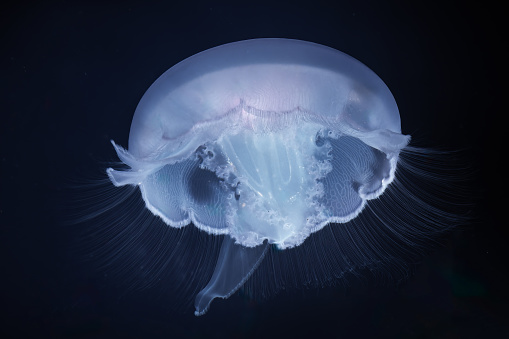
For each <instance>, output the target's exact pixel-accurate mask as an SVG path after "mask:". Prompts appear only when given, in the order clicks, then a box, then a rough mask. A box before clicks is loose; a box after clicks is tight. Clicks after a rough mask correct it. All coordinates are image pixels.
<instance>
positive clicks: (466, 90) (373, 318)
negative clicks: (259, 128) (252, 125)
mask: <svg viewBox="0 0 509 339" xmlns="http://www.w3.org/2000/svg"><path fill="white" fill-rule="evenodd" d="M2 6H3V8H2V11H1V22H0V25H1V31H0V34H1V38H0V43H1V44H0V51H1V54H0V56H1V74H0V77H1V78H0V86H1V88H0V89H1V91H0V93H1V98H2V100H1V102H2V106H1V108H0V110H1V111H0V112H1V120H0V133H1V134H0V138H1V144H0V147H1V149H0V150H1V177H0V185H1V186H0V194H1V205H0V227H1V228H0V231H1V233H0V237H1V238H0V239H1V247H0V250H1V259H0V265H1V266H0V272H1V273H0V274H1V277H0V284H2V286H1V288H0V290H1V292H0V293H1V305H0V307H1V312H2V315H1V317H0V319H1V320H0V321H1V323H2V324H1V326H0V333H2V337H47V336H48V337H49V336H51V337H76V338H112V337H133V338H134V337H138V338H141V337H143V338H149V337H165V338H172V337H236V338H245V337H253V338H259V337H262V336H269V337H270V336H276V335H277V336H289V337H290V336H291V337H295V336H312V335H317V336H319V337H323V336H327V337H341V338H343V337H344V338H348V337H356V338H359V337H370V338H371V337H401V338H406V337H411V338H459V337H461V338H465V337H466V338H476V337H486V338H499V337H507V336H508V335H509V330H508V325H507V319H508V313H509V312H508V311H507V306H509V305H508V298H507V296H508V293H507V284H508V283H509V279H508V277H507V273H506V272H507V271H508V270H507V261H506V258H507V255H506V251H507V246H505V241H506V236H507V230H506V228H507V220H504V219H502V217H501V216H502V215H503V213H502V212H503V208H504V207H503V206H500V205H501V203H503V202H504V200H502V198H500V199H499V196H500V194H502V193H503V190H504V189H505V186H506V185H507V184H506V182H505V181H506V180H505V178H504V177H505V168H506V167H507V166H503V165H502V160H503V159H504V144H503V143H501V142H499V140H502V138H503V137H504V132H503V130H502V127H503V126H504V125H505V124H506V123H505V122H504V120H503V119H505V116H506V115H507V107H506V106H502V96H503V95H505V90H506V87H507V86H505V84H504V82H503V80H504V74H503V68H502V61H503V60H502V54H501V53H502V52H501V50H502V47H504V45H506V44H507V41H506V40H507V38H506V36H504V35H503V34H502V32H501V29H502V23H501V21H500V15H499V13H500V12H501V9H500V8H495V7H490V4H489V3H487V2H483V3H482V4H476V5H473V4H472V5H468V4H466V3H463V4H462V5H461V6H460V5H458V6H455V5H453V4H451V3H446V2H442V1H441V2H438V3H436V4H433V3H429V2H428V1H425V2H420V3H418V4H417V3H414V2H402V3H401V4H397V3H395V2H389V3H383V2H381V1H368V2H363V1H359V2H358V1H349V2H341V1H339V2H334V4H332V3H331V4H329V2H323V1H309V2H306V3H304V2H291V3H290V2H289V3H284V4H283V3H277V2H270V3H260V2H246V3H245V4H242V3H239V2H235V3H234V2H232V3H229V4H220V3H219V2H195V3H190V2H189V3H186V5H183V4H176V3H173V2H170V1H168V2H154V3H150V4H148V3H145V4H142V2H141V1H140V2H132V1H125V2H111V1H104V2H79V1H76V2H73V1H58V2H33V3H28V2H24V3H17V4H16V5H5V4H4V5H2ZM261 37H285V38H295V39H301V40H308V41H312V42H316V43H320V44H324V45H327V46H330V47H333V48H335V49H338V50H341V51H343V52H345V53H347V54H350V55H352V56H353V57H355V58H357V59H359V60H360V61H362V62H363V63H365V64H366V65H367V66H368V67H370V68H371V69H373V70H374V71H375V72H376V73H377V74H378V75H379V76H380V77H381V78H382V79H383V80H384V81H385V83H386V84H387V85H388V87H389V88H390V89H391V91H392V93H393V94H394V96H395V98H396V101H397V102H398V106H399V109H400V112H401V117H402V130H403V132H404V133H405V134H412V135H416V136H417V139H418V141H419V142H420V144H421V145H424V144H425V145H427V146H432V147H444V148H447V149H463V150H464V151H465V152H464V154H465V159H466V162H467V163H468V164H469V166H470V167H471V168H472V169H473V174H472V178H471V180H470V181H469V182H468V185H469V191H470V192H471V195H472V199H471V200H472V201H473V202H474V205H475V206H473V207H472V208H471V216H472V218H471V221H470V222H469V223H468V224H467V225H465V227H464V228H462V229H459V230H458V231H456V232H454V233H452V234H451V235H450V236H449V237H448V238H447V239H445V240H444V246H443V247H442V248H440V249H437V250H436V251H434V252H433V253H432V254H430V256H428V257H427V258H426V259H425V260H424V261H423V262H422V264H421V265H420V266H419V267H418V269H417V271H416V272H415V274H414V275H413V276H412V277H411V278H410V279H409V280H408V281H407V282H406V283H404V284H402V285H400V286H398V287H380V286H377V285H374V284H369V283H368V284H367V285H366V286H364V287H357V286H350V287H349V288H346V289H345V287H335V288H325V289H323V290H319V291H316V290H311V291H307V292H306V293H302V292H296V293H287V294H285V293H283V294H281V295H278V296H275V297H274V298H272V299H270V300H268V301H263V302H255V301H249V300H247V299H245V298H243V297H242V296H239V295H238V294H237V295H235V296H233V297H231V298H230V299H228V300H226V301H216V302H215V303H214V304H213V305H212V309H211V312H210V313H208V314H207V315H206V316H204V317H200V318H196V317H194V316H193V315H192V313H191V312H189V313H185V314H174V313H171V312H170V311H169V310H168V307H167V303H170V302H171V300H165V299H164V298H161V299H159V300H158V301H157V300H156V301H151V302H147V301H146V300H147V299H146V296H147V295H149V294H150V293H156V292H154V291H151V290H148V291H141V292H132V293H123V292H122V291H121V289H116V288H115V281H114V280H112V279H108V278H107V277H104V276H103V274H102V272H97V271H95V270H94V269H93V268H92V267H93V265H85V264H83V263H82V258H81V257H79V256H77V255H76V256H75V254H73V253H75V252H74V251H72V250H70V249H69V244H70V243H73V239H72V238H73V237H74V236H75V233H77V232H74V229H73V228H72V227H69V226H68V225H66V224H65V222H63V221H62V220H63V219H65V218H63V217H62V213H63V210H64V208H62V206H64V205H65V204H64V203H62V201H63V200H67V199H71V197H69V196H68V195H69V194H71V193H69V192H70V190H69V182H72V181H73V180H74V179H75V178H77V177H80V176H94V175H96V174H97V173H99V174H101V172H100V171H101V170H103V169H104V167H105V163H107V162H109V161H115V160H116V157H115V154H114V151H113V148H112V147H111V145H110V143H109V140H110V139H114V140H115V141H117V142H118V143H119V144H121V145H124V146H127V138H128V132H129V127H130V122H131V118H132V115H133V113H134V110H135V108H136V105H137V102H138V101H139V99H140V98H141V96H142V95H143V93H144V91H145V90H146V89H147V88H148V87H149V86H150V84H151V83H152V82H153V81H154V80H155V79H156V78H157V77H158V76H159V75H161V74H162V73H163V72H164V71H165V70H167V69H168V68H169V67H171V66H172V65H174V64H175V63H177V62H179V61H181V60H183V59H185V58H186V57H189V56H191V55H193V54H195V53H197V52H200V51H202V50H204V49H207V48H210V47H214V46H217V45H221V44H224V43H228V42H232V41H238V40H244V39H251V38H261ZM504 86H505V87H504ZM498 126H500V128H498ZM505 199H507V198H505ZM64 213H65V211H64ZM157 288H164V286H162V287H161V286H159V287H157Z"/></svg>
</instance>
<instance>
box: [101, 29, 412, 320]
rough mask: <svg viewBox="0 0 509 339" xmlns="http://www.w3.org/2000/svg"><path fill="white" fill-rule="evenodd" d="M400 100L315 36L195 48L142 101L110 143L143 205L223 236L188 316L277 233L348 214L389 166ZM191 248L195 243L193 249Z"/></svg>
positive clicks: (381, 183) (236, 277) (122, 179)
mask: <svg viewBox="0 0 509 339" xmlns="http://www.w3.org/2000/svg"><path fill="white" fill-rule="evenodd" d="M409 140H410V137H409V136H407V135H403V134H402V133H401V125H400V116H399V111H398V108H397V105H396V102H395V100H394V97H393V96H392V94H391V92H390V91H389V89H388V88H387V86H386V85H385V84H384V82H383V81H382V80H381V79H380V78H379V77H378V76H377V75H376V74H375V73H374V72H373V71H371V70H370V69H369V68H368V67H366V66H365V65H363V64H362V63H361V62H359V61H357V60H356V59H354V58H352V57H350V56H348V55H346V54H344V53H342V52H339V51H337V50H334V49H332V48H328V47H325V46H322V45H318V44H314V43H310V42H305V41H299V40H289V39H254V40H247V41H240V42H236V43H230V44H226V45H222V46H219V47H215V48H212V49H209V50H206V51H204V52H201V53H198V54H196V55H194V56H192V57H190V58H188V59H186V60H184V61H182V62H180V63H179V64H177V65H175V66H173V67H172V68H170V69H169V70H168V71H166V72H165V73H164V74H163V75H162V76H161V77H160V78H159V79H157V80H156V81H155V82H154V84H153V85H152V86H151V87H150V88H149V89H148V90H147V92H146V93H145V95H144V96H143V98H142V99H141V101H140V103H139V105H138V107H137V109H136V112H135V115H134V118H133V121H132V125H131V131H130V134H129V147H128V150H126V149H124V148H122V147H121V146H119V145H116V144H115V143H114V142H112V143H113V145H114V147H115V150H116V152H117V154H118V156H119V158H120V160H121V161H122V162H123V163H125V164H126V165H128V166H129V167H130V169H129V170H127V171H119V170H115V169H112V168H109V169H108V170H107V173H108V176H109V178H110V180H111V181H112V183H113V184H114V185H115V186H122V185H136V186H138V187H139V188H140V191H141V194H142V197H143V200H144V202H145V204H146V207H147V208H148V209H149V210H150V211H151V212H152V213H153V214H154V215H156V216H158V217H160V218H161V219H162V220H163V221H164V222H165V223H166V224H168V225H169V226H170V227H176V228H180V227H184V226H187V225H189V224H193V225H194V226H196V227H198V228H199V229H201V230H203V231H205V232H208V233H210V234H214V235H225V237H224V240H223V244H222V248H221V250H220V253H219V257H218V260H217V264H216V267H215V270H214V273H213V275H212V277H211V279H210V281H209V283H208V284H207V286H205V287H204V288H203V289H202V290H201V292H200V293H198V295H197V296H196V300H195V306H196V312H195V313H196V314H197V315H201V314H204V313H205V312H206V311H207V310H208V307H209V305H210V303H211V301H212V300H213V299H214V298H216V297H222V298H227V297H229V296H230V295H231V294H232V293H234V292H235V291H236V290H237V289H238V288H240V287H241V286H242V285H243V284H244V282H245V281H246V280H247V279H248V278H249V277H250V276H251V275H252V274H253V272H254V271H255V269H256V268H257V267H258V266H259V265H260V263H261V262H262V261H263V258H264V256H265V255H266V253H267V250H268V248H269V246H271V244H273V245H274V246H277V247H278V248H279V249H288V250H291V249H292V248H297V247H299V246H301V245H303V243H304V242H305V240H306V239H307V238H308V237H309V236H310V235H311V234H312V233H315V232H318V231H320V230H321V229H322V228H324V227H325V226H326V225H329V224H331V223H346V222H348V221H350V220H352V219H354V218H356V217H357V216H358V215H359V213H360V212H361V211H362V210H363V209H364V208H365V206H366V203H367V201H369V200H372V199H375V198H377V197H379V196H380V195H382V193H383V192H384V191H385V190H386V188H387V187H388V186H389V185H390V184H391V182H392V181H393V180H394V178H395V172H396V167H397V164H398V159H399V155H400V152H401V150H402V149H403V148H404V147H405V146H407V144H408V142H409ZM195 250H196V251H199V250H200V249H195Z"/></svg>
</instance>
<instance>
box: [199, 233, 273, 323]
mask: <svg viewBox="0 0 509 339" xmlns="http://www.w3.org/2000/svg"><path fill="white" fill-rule="evenodd" d="M268 248H269V244H268V242H267V241H265V242H264V243H263V244H261V245H259V246H256V247H244V246H242V245H239V244H236V243H235V240H233V239H232V238H231V237H230V236H225V238H224V240H223V243H222V245H221V251H220V252H219V257H218V259H217V263H216V268H215V269H214V273H213V274H212V277H211V279H210V281H209V283H208V284H207V286H205V287H204V288H203V289H202V290H201V291H200V293H198V295H197V296H196V299H195V303H194V305H195V307H196V311H195V312H194V314H195V315H197V316H200V315H203V314H205V313H207V311H208V309H209V307H210V303H211V302H212V300H214V299H215V298H223V299H227V298H229V297H230V296H231V295H232V294H233V293H235V292H236V291H237V290H238V289H239V288H240V287H242V285H244V283H245V282H246V280H247V279H249V277H250V276H251V274H253V272H254V270H255V269H256V268H257V267H258V265H259V264H260V263H261V261H262V260H263V258H264V257H265V254H266V253H267V249H268Z"/></svg>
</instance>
